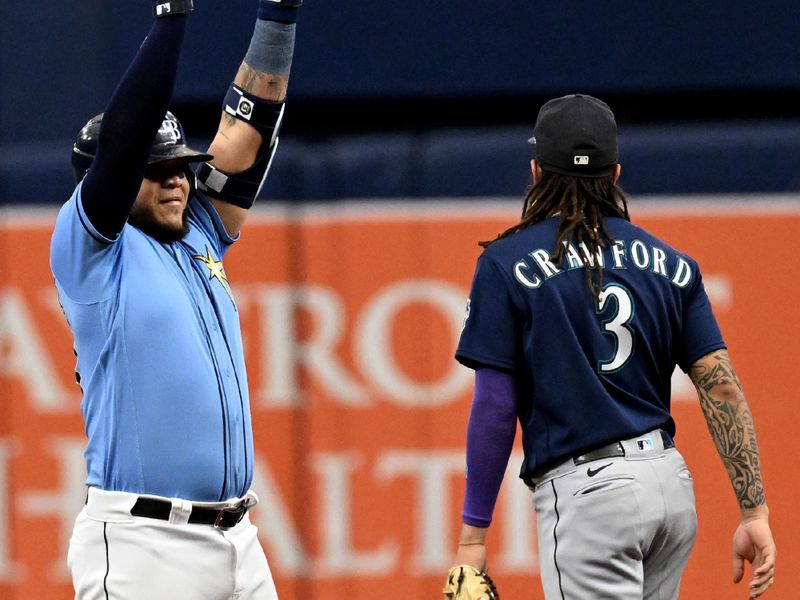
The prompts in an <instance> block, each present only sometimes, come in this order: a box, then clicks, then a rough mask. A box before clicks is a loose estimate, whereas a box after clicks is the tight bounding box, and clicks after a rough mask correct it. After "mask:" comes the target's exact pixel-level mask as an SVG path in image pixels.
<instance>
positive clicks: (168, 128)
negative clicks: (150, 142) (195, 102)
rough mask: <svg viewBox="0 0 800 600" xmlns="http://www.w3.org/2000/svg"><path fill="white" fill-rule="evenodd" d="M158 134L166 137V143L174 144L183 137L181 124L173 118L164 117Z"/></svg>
mask: <svg viewBox="0 0 800 600" xmlns="http://www.w3.org/2000/svg"><path fill="white" fill-rule="evenodd" d="M158 136H159V137H160V138H164V143H165V144H174V143H176V142H178V141H179V140H180V139H181V130H180V126H179V125H178V123H177V122H176V121H173V120H172V119H164V120H163V121H162V122H161V127H160V128H159V130H158Z"/></svg>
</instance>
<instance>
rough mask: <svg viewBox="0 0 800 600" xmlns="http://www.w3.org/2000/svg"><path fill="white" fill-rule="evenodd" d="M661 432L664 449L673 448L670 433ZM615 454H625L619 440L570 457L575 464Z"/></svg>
mask: <svg viewBox="0 0 800 600" xmlns="http://www.w3.org/2000/svg"><path fill="white" fill-rule="evenodd" d="M658 431H659V432H660V433H661V439H662V441H663V442H664V449H667V448H674V447H675V442H673V441H672V438H671V437H670V435H669V434H668V433H667V432H666V431H664V430H663V429H659V430H658ZM617 456H625V448H623V447H622V443H621V442H614V443H612V444H607V445H605V446H600V447H599V448H595V449H594V450H590V451H589V452H584V453H583V454H579V455H578V456H573V457H572V462H574V463H575V464H576V465H582V464H583V463H587V462H591V461H593V460H602V459H604V458H614V457H617Z"/></svg>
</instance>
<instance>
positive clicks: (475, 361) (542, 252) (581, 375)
mask: <svg viewBox="0 0 800 600" xmlns="http://www.w3.org/2000/svg"><path fill="white" fill-rule="evenodd" d="M559 222H560V219H559V217H551V218H549V219H546V220H545V221H542V222H540V223H537V224H536V225H533V226H531V227H528V228H526V229H523V230H521V231H519V232H517V233H515V234H514V235H511V236H509V237H506V238H503V239H500V240H498V241H496V242H494V243H493V244H492V245H490V246H489V247H488V248H487V249H486V251H485V252H484V253H483V254H482V255H481V257H480V258H479V259H478V265H477V268H476V272H475V277H474V280H473V283H472V290H471V292H470V298H469V301H468V305H467V315H466V317H465V321H464V328H463V331H462V333H461V339H460V342H459V345H458V349H457V351H456V358H457V359H458V360H459V361H460V362H461V363H463V364H464V365H466V366H468V367H471V368H478V367H480V366H486V367H492V368H496V369H501V370H505V371H509V372H512V373H514V374H515V376H516V379H517V389H518V398H517V402H518V406H517V413H518V417H519V420H520V424H521V426H522V432H523V447H524V451H525V462H524V465H523V467H522V475H523V476H524V475H526V474H533V472H534V471H537V470H539V469H541V468H543V467H546V466H548V465H551V464H553V463H554V462H556V461H558V460H561V459H563V458H565V457H569V456H573V455H576V454H579V453H580V452H581V451H584V450H588V449H591V448H592V447H596V446H600V445H602V444H605V443H609V442H611V441H615V440H621V439H627V438H630V437H633V436H636V435H639V434H641V433H643V432H647V431H651V430H654V429H657V428H659V427H660V428H663V429H664V430H665V431H667V432H668V433H669V434H671V435H674V433H675V425H674V422H673V420H672V418H671V416H670V379H671V375H672V372H673V371H674V369H675V365H676V364H677V365H680V367H681V368H682V369H683V370H684V371H686V370H688V369H689V367H690V366H691V365H692V363H693V362H694V361H695V360H697V359H698V358H701V357H702V356H704V355H706V354H708V353H709V352H711V351H713V350H717V349H720V348H724V347H725V343H724V341H723V339H722V335H721V333H720V330H719V327H718V325H717V322H716V320H715V318H714V315H713V312H712V310H711V305H710V303H709V300H708V297H707V295H706V292H705V289H704V287H703V282H702V278H701V275H700V270H699V268H698V265H697V263H696V262H695V261H694V260H692V259H691V258H690V257H689V256H687V255H686V254H683V253H681V252H678V251H676V250H675V249H673V248H672V247H670V246H669V245H668V244H666V243H664V242H663V241H661V240H660V239H658V238H656V237H654V236H653V235H651V234H649V233H648V232H647V231H645V230H644V229H642V228H640V227H637V226H635V225H633V224H631V223H629V222H628V221H626V220H624V219H620V218H610V217H606V218H605V220H604V222H605V224H606V227H607V228H608V230H609V232H610V233H611V235H612V236H613V238H614V240H615V243H614V244H613V245H609V247H607V248H605V249H604V250H603V252H602V253H600V254H598V255H596V256H590V255H589V252H588V250H587V249H586V248H585V247H584V246H576V245H575V244H569V245H568V246H567V247H566V254H565V257H564V261H563V263H562V264H561V265H556V264H554V263H553V262H552V261H551V260H550V255H551V253H552V251H553V250H554V249H555V244H556V240H557V237H558V224H559ZM584 260H590V261H594V264H596V265H599V266H600V267H602V273H603V287H602V292H601V294H600V299H599V301H595V300H594V299H593V298H592V296H591V293H590V291H589V288H588V285H587V282H586V274H585V270H584V268H583V261H584Z"/></svg>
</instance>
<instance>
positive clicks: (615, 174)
mask: <svg viewBox="0 0 800 600" xmlns="http://www.w3.org/2000/svg"><path fill="white" fill-rule="evenodd" d="M621 174H622V165H620V164H619V163H617V164H615V165H614V168H613V169H611V178H612V180H613V181H614V183H617V181H619V176H620V175H621Z"/></svg>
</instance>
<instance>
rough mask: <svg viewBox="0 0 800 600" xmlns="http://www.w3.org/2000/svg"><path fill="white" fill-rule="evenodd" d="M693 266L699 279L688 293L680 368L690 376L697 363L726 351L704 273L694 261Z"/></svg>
mask: <svg viewBox="0 0 800 600" xmlns="http://www.w3.org/2000/svg"><path fill="white" fill-rule="evenodd" d="M692 266H693V268H694V270H695V272H696V273H697V277H696V278H695V281H694V282H693V283H692V285H691V286H690V288H689V290H688V295H687V298H686V303H685V305H684V309H683V328H682V329H683V333H682V336H681V343H680V347H679V349H678V350H679V353H678V365H679V366H680V368H681V369H682V370H683V371H684V372H686V373H688V372H689V369H690V368H691V366H692V364H694V362H695V361H696V360H697V359H699V358H702V357H703V356H705V355H706V354H708V353H709V352H713V351H714V350H720V349H722V348H725V347H726V346H725V341H724V340H723V338H722V332H721V331H720V329H719V325H718V324H717V319H716V318H715V317H714V311H713V310H712V308H711V302H710V301H709V299H708V294H706V290H705V286H703V277H702V275H701V274H700V269H699V267H698V266H697V264H696V263H694V261H692Z"/></svg>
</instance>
